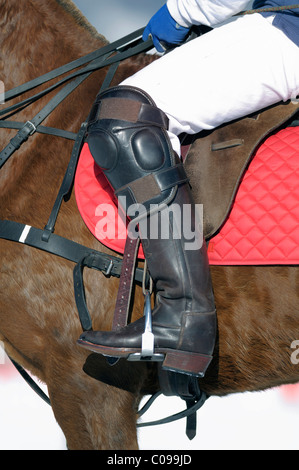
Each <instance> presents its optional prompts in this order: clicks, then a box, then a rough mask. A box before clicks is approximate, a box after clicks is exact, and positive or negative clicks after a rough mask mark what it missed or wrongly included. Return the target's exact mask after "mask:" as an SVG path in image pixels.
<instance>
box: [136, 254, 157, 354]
mask: <svg viewBox="0 0 299 470" xmlns="http://www.w3.org/2000/svg"><path fill="white" fill-rule="evenodd" d="M146 269H147V263H146V261H145V265H144V275H143V283H142V291H143V295H144V310H143V315H144V317H145V328H144V333H143V334H142V337H141V338H142V339H141V353H134V354H130V355H129V357H128V361H151V362H160V361H163V360H164V354H155V352H154V343H155V337H154V334H153V330H152V308H151V294H152V287H153V281H152V279H151V278H150V287H149V289H146V288H145V278H146Z"/></svg>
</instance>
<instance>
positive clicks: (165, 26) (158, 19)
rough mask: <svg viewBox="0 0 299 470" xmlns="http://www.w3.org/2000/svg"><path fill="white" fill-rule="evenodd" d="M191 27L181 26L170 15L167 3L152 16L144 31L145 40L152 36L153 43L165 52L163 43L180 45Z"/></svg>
mask: <svg viewBox="0 0 299 470" xmlns="http://www.w3.org/2000/svg"><path fill="white" fill-rule="evenodd" d="M188 32H189V28H185V27H184V26H180V25H179V24H178V23H177V22H176V21H175V20H174V19H173V18H172V16H171V15H170V13H169V11H168V8H167V5H166V4H165V5H163V7H162V8H160V10H158V11H157V13H156V14H155V15H154V16H153V17H152V19H151V20H150V22H149V23H148V25H147V26H146V28H145V30H144V33H143V37H142V38H143V40H144V41H146V40H147V39H148V38H149V36H152V39H153V43H154V46H155V48H156V49H157V51H158V52H164V51H165V49H166V48H165V47H164V46H163V43H165V44H166V45H167V46H168V45H178V44H180V43H182V42H183V41H184V39H185V38H186V36H187V34H188Z"/></svg>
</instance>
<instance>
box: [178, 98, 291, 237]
mask: <svg viewBox="0 0 299 470" xmlns="http://www.w3.org/2000/svg"><path fill="white" fill-rule="evenodd" d="M298 109H299V103H296V102H290V101H288V102H287V103H279V104H278V105H275V106H271V107H269V108H266V109H264V110H262V111H261V112H260V113H259V114H257V115H252V116H247V117H245V118H243V119H241V120H238V121H234V122H233V123H229V124H225V125H223V126H221V127H219V128H217V129H215V130H213V131H207V132H201V133H200V134H199V135H198V136H197V137H198V138H195V139H194V140H193V142H192V144H191V146H190V148H189V151H188V153H187V155H186V159H185V168H186V172H187V175H188V176H189V178H190V184H191V186H192V191H193V195H194V199H195V202H196V203H197V204H203V214H204V220H203V221H204V236H205V238H206V239H209V238H211V237H213V236H214V235H215V234H216V233H217V232H218V231H219V230H220V228H221V227H222V225H223V224H224V222H225V221H226V219H227V217H228V215H229V213H230V210H231V208H232V205H233V201H234V199H235V196H236V193H237V190H238V188H239V185H240V182H241V180H242V177H243V175H244V173H245V171H246V169H247V167H248V165H249V163H250V161H251V159H252V157H253V155H254V152H255V150H256V149H257V147H258V146H259V145H260V144H261V142H262V141H263V140H264V139H265V138H266V137H267V136H269V134H271V133H272V132H274V131H275V130H276V129H278V128H279V127H281V126H283V125H284V124H285V123H287V122H288V121H289V120H291V119H292V118H293V117H294V116H295V115H296V113H297V112H298Z"/></svg>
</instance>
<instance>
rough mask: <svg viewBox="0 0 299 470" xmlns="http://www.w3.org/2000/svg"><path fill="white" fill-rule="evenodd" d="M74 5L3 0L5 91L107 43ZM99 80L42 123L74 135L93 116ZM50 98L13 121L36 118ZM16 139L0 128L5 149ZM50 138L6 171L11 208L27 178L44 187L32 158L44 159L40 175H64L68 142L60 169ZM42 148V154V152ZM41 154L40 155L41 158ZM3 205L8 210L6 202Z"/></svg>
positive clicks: (20, 154) (0, 181)
mask: <svg viewBox="0 0 299 470" xmlns="http://www.w3.org/2000/svg"><path fill="white" fill-rule="evenodd" d="M71 7H72V3H71V2H69V1H68V0H59V1H58V0H57V1H56V0H9V2H7V1H6V0H0V44H1V51H0V54H1V55H0V79H1V80H2V81H3V83H4V87H5V89H6V90H10V89H12V88H14V87H16V86H18V85H21V84H23V83H25V82H27V81H28V80H31V79H33V78H36V77H38V76H40V75H42V74H44V73H46V72H48V71H50V70H53V69H55V68H56V67H59V66H61V65H64V64H66V63H68V62H70V61H72V60H74V59H76V58H78V57H81V56H83V55H84V54H87V53H88V52H90V51H92V50H95V49H97V48H99V47H101V46H102V45H103V44H104V40H103V38H102V37H100V36H97V35H96V34H95V33H94V32H93V31H91V29H92V28H91V27H90V28H89V27H88V25H87V22H85V20H84V18H82V19H80V18H79V19H78V17H79V13H76V12H75V13H76V14H77V17H76V16H74V14H73V12H72V11H70V10H71ZM101 73H102V72H101ZM100 81H101V75H98V76H97V74H95V77H93V78H92V79H91V81H90V80H89V81H87V84H86V85H84V87H83V88H82V86H81V87H80V90H77V91H76V92H75V93H74V94H73V95H72V96H71V97H70V98H68V99H67V100H66V101H65V102H64V103H63V104H62V105H60V106H59V107H58V108H57V110H55V112H53V113H52V114H51V115H50V117H49V118H48V119H47V120H45V121H44V122H43V125H48V126H53V127H58V128H62V129H66V130H71V131H76V130H78V127H79V126H80V124H81V122H82V121H83V120H84V119H85V118H86V116H87V114H88V111H89V108H90V106H91V104H92V102H93V100H94V98H95V96H96V93H97V91H98V88H99V86H100ZM38 91H40V90H38ZM24 97H25V96H23V97H22V98H24ZM49 99H50V97H49V96H47V97H45V98H44V99H42V100H40V101H38V102H37V103H36V104H34V105H31V106H29V107H28V108H26V109H25V110H24V111H22V112H21V113H18V114H16V115H15V116H14V117H13V119H16V120H17V121H22V122H26V121H27V120H30V119H32V117H34V116H35V115H36V114H37V113H38V112H39V111H40V109H42V107H43V106H45V105H46V103H47V102H48V101H49ZM11 103H12V102H10V103H8V104H11ZM8 104H7V105H8ZM4 106H6V105H4ZM1 108H2V106H1ZM14 135H15V131H13V132H11V133H9V132H8V131H5V130H1V134H0V150H2V149H3V148H4V146H5V145H7V143H8V142H9V139H10V138H12V137H13V136H14ZM46 139H47V138H46V137H43V140H42V138H41V137H40V136H38V135H35V136H34V137H33V138H31V139H30V140H29V141H28V143H26V144H25V145H24V146H23V147H22V148H21V149H20V150H19V151H17V152H16V153H15V154H14V155H13V157H11V159H10V160H9V161H8V162H7V163H6V165H5V166H4V168H3V169H2V170H1V174H0V193H1V195H2V196H4V195H5V193H6V194H9V200H10V201H11V203H12V204H13V201H12V198H11V194H16V190H15V189H16V187H18V192H19V189H21V187H20V185H21V183H22V181H23V180H24V179H27V181H28V179H29V178H30V184H31V185H32V187H33V186H37V185H39V186H40V185H41V181H40V176H38V172H36V174H34V172H33V169H32V166H31V165H30V163H31V160H33V159H35V160H37V158H38V159H39V160H38V165H39V167H40V169H39V173H40V174H41V173H42V174H45V175H46V174H53V172H55V173H56V174H57V173H58V172H59V171H60V172H61V173H62V171H63V168H65V162H66V160H67V159H68V156H69V150H68V149H69V147H68V146H67V143H66V142H65V141H63V142H62V143H61V142H60V141H59V142H58V143H57V154H58V155H57V158H58V159H59V161H57V160H56V165H55V163H54V162H51V161H50V159H49V152H48V151H47V150H50V149H48V142H49V141H47V140H46ZM37 141H39V144H38V143H37ZM52 141H53V139H52V140H51V142H50V144H51V145H53V144H52ZM56 142H57V140H56ZM41 146H42V147H43V149H44V150H43V151H40V148H41ZM37 151H39V155H38V156H37ZM53 153H54V152H53ZM55 157H56V155H55ZM63 159H64V161H63V163H62V160H63ZM33 165H34V163H33ZM35 166H36V165H35ZM59 168H61V170H59ZM60 178H61V174H60V173H59V174H58V175H57V181H60ZM43 184H44V185H47V181H46V180H45V181H44V182H43ZM52 184H56V181H53V180H52ZM15 186H16V187H15ZM45 190H46V188H45ZM1 205H2V207H3V204H1ZM6 206H7V204H6ZM14 207H15V203H14Z"/></svg>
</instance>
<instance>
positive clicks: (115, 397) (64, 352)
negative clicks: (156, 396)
mask: <svg viewBox="0 0 299 470" xmlns="http://www.w3.org/2000/svg"><path fill="white" fill-rule="evenodd" d="M0 27H1V29H0V38H1V52H0V54H1V55H0V67H1V75H0V78H1V80H2V81H3V82H4V85H5V88H6V90H9V89H11V88H13V87H15V86H17V85H20V84H22V83H25V82H27V81H28V80H30V79H33V78H35V77H37V76H40V75H42V74H44V73H46V72H48V71H50V70H53V69H55V68H56V67H58V66H60V65H63V64H65V63H67V62H70V61H71V60H74V59H76V58H78V57H80V56H83V55H84V54H86V53H89V52H91V51H93V50H95V49H98V48H99V47H101V46H103V45H104V44H105V43H106V41H105V39H104V38H103V37H101V36H99V35H98V34H97V33H96V31H94V29H93V28H92V27H91V26H90V25H89V24H88V22H87V21H86V20H85V19H84V18H83V17H82V15H81V14H80V12H79V11H78V10H77V9H76V8H75V7H74V5H73V4H72V2H71V1H70V0H10V1H9V2H7V1H4V0H0ZM150 60H152V59H151V58H149V57H148V56H144V55H142V56H139V57H138V58H136V59H131V60H128V61H126V62H124V63H122V64H121V65H120V67H119V69H118V72H117V76H116V77H115V80H114V84H116V83H119V82H120V81H121V80H123V79H124V78H125V77H126V76H128V75H130V74H132V73H134V72H135V71H136V70H137V69H139V68H141V67H142V66H144V65H145V64H146V63H147V62H148V61H150ZM104 76H105V71H98V72H96V73H94V74H93V75H92V76H91V77H90V78H89V79H88V80H87V81H86V82H85V83H84V84H83V85H82V86H81V87H80V88H79V90H76V91H75V92H74V93H73V94H72V95H71V96H70V97H68V98H67V99H66V100H65V101H64V102H63V105H61V106H59V107H58V108H57V109H56V110H55V111H54V112H53V113H52V114H51V115H50V117H49V118H48V119H47V120H46V121H45V125H47V126H52V127H56V128H60V129H66V130H68V131H72V132H77V131H78V129H79V127H80V124H81V123H82V122H83V121H84V120H85V118H86V117H87V115H88V112H89V110H90V107H91V105H92V103H93V101H94V99H95V96H96V94H97V92H98V90H99V88H100V85H101V83H102V82H103V79H104ZM48 100H49V97H46V98H43V99H42V100H41V101H38V102H37V103H35V104H33V105H31V106H30V107H29V108H27V109H25V110H23V111H22V112H21V113H19V114H18V115H17V117H16V118H15V119H17V120H20V121H21V120H22V121H24V122H25V121H27V120H28V119H29V120H30V118H31V117H32V116H34V115H36V114H37V113H38V111H39V109H40V108H41V107H42V106H44V105H45V104H46V103H47V101H48ZM14 135H15V131H7V130H2V131H1V140H0V147H1V149H2V148H3V147H4V146H5V145H6V144H7V143H8V141H9V139H10V138H12V137H13V136H14ZM71 149H72V143H70V142H68V141H66V140H64V139H60V138H58V137H50V136H43V135H39V134H35V135H34V136H32V137H31V138H30V139H29V141H28V142H27V143H25V144H24V145H23V146H22V148H21V149H20V150H19V151H18V152H16V153H15V154H14V156H13V157H12V158H11V159H10V160H9V161H8V162H7V163H6V165H5V166H4V167H3V169H2V170H1V174H0V194H1V196H0V197H1V206H0V207H1V209H0V210H1V213H0V217H1V219H9V220H14V221H17V222H21V223H24V224H28V225H31V226H35V227H39V228H43V227H44V225H45V223H46V222H47V220H48V216H49V214H50V212H51V209H52V206H53V203H54V201H55V198H56V194H57V191H58V188H59V186H60V184H61V180H62V178H63V175H64V172H65V170H66V167H67V164H68V161H69V156H70V152H71ZM56 233H57V234H59V235H62V236H64V237H66V238H69V239H71V240H74V241H77V242H79V243H81V244H83V245H85V246H88V247H90V248H93V249H97V250H98V249H100V250H102V251H105V252H107V253H108V252H109V251H108V250H107V249H105V248H104V247H101V246H99V242H97V241H96V240H95V238H94V237H93V236H92V235H91V234H90V233H89V231H88V229H87V228H86V227H85V225H84V223H83V222H82V220H81V217H80V215H79V213H78V210H77V207H76V202H75V199H74V196H72V198H71V199H70V201H69V202H67V203H66V204H63V205H62V209H61V211H60V214H59V218H58V221H57V226H56ZM0 253H1V268H0V271H1V287H0V305H1V311H0V340H1V341H2V342H3V344H4V345H5V349H6V351H7V353H8V354H9V355H10V356H11V357H12V358H13V359H14V360H15V361H17V362H18V363H19V364H21V365H22V366H23V367H24V368H26V369H28V370H29V371H31V372H32V373H33V374H34V375H35V376H37V377H39V378H40V379H41V380H42V381H43V382H45V383H46V384H47V386H48V391H49V396H50V399H51V404H52V408H53V412H54V414H55V417H56V419H57V422H58V423H59V425H60V427H61V428H62V430H63V432H64V434H65V437H66V440H67V445H68V448H70V449H136V448H138V444H137V436H136V419H137V408H138V404H139V401H140V398H141V397H142V396H143V395H144V394H147V393H151V392H154V391H156V390H157V380H156V371H155V366H151V365H150V364H145V363H139V364H132V363H128V362H126V361H124V362H122V363H121V364H120V365H116V366H114V367H110V366H109V365H107V363H106V361H105V360H104V359H103V358H102V357H101V356H95V357H94V355H93V356H92V366H93V368H94V373H93V375H94V376H98V377H103V376H107V377H108V378H109V376H110V375H111V374H114V375H115V377H114V382H112V383H114V385H115V381H117V382H118V383H117V385H119V386H112V385H108V383H107V382H109V380H107V381H105V382H106V383H104V382H102V381H99V380H95V378H92V377H91V376H90V375H87V374H86V373H85V372H83V366H84V364H85V362H86V360H87V358H88V356H89V355H88V353H87V352H86V351H84V350H82V349H81V348H79V347H78V346H77V345H76V340H77V338H78V337H79V335H80V334H81V332H82V329H81V326H80V322H79V319H78V314H77V309H76V304H75V299H74V291H73V267H74V266H73V263H71V262H69V261H65V260H63V259H61V258H57V257H55V256H53V255H50V254H47V253H45V252H42V251H38V250H36V249H34V248H30V247H28V246H23V245H20V244H17V243H13V242H9V241H4V240H0ZM84 275H85V288H86V294H87V300H88V306H89V309H90V311H91V312H92V319H93V326H94V328H95V329H100V330H104V329H110V328H111V324H112V316H113V309H114V302H115V298H116V293H117V288H118V281H117V280H116V279H115V278H114V279H113V278H111V279H107V278H105V277H104V276H103V275H101V274H100V273H97V272H95V271H91V270H88V271H87V272H86V273H85V274H84ZM212 277H213V283H214V289H215V296H216V304H217V310H218V322H219V323H218V329H219V334H218V337H219V340H218V342H217V346H216V350H215V359H214V361H213V363H212V365H211V367H210V368H209V370H208V372H207V374H206V377H205V378H204V379H201V380H200V386H201V388H202V389H203V390H204V391H206V392H207V393H208V394H210V395H218V396H223V395H226V394H228V393H236V392H243V391H251V390H262V389H266V388H269V387H273V386H277V385H279V384H285V383H294V382H296V381H298V380H299V369H298V366H296V365H295V364H292V361H291V354H292V352H293V351H292V349H291V343H292V341H293V340H296V339H297V338H299V315H298V298H299V289H298V285H299V270H298V268H297V267H229V268H227V267H226V268H224V267H217V268H215V267H214V268H213V269H212ZM134 300H135V302H134V311H133V318H136V316H137V315H139V314H140V313H141V312H142V310H143V296H142V293H141V292H140V289H137V290H136V293H135V297H134ZM89 359H90V358H89Z"/></svg>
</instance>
